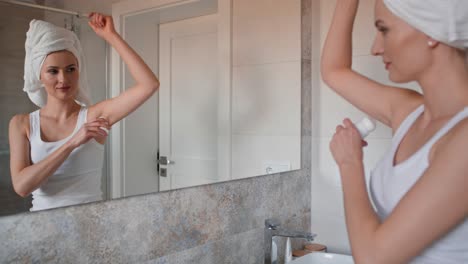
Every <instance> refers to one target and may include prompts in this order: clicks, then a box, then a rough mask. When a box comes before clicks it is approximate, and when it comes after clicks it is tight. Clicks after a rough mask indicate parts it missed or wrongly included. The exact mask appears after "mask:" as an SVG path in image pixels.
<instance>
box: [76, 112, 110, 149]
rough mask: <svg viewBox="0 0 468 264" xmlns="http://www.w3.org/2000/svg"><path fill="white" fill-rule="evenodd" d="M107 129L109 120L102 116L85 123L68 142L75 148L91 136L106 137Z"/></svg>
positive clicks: (108, 128)
mask: <svg viewBox="0 0 468 264" xmlns="http://www.w3.org/2000/svg"><path fill="white" fill-rule="evenodd" d="M106 130H107V131H106ZM109 130H110V126H109V122H108V121H107V120H106V119H104V118H98V119H96V120H94V121H92V122H88V123H85V124H84V125H83V126H82V127H81V128H80V130H79V131H78V132H77V133H76V134H75V135H74V136H73V137H72V138H71V139H70V140H69V141H68V143H69V144H70V145H71V146H72V147H73V148H77V147H79V146H80V145H83V144H85V143H86V142H88V141H89V140H90V139H92V138H94V139H103V138H105V137H107V135H108V131H109Z"/></svg>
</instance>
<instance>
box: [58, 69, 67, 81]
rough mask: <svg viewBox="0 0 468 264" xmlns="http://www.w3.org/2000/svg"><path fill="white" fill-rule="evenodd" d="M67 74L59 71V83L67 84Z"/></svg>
mask: <svg viewBox="0 0 468 264" xmlns="http://www.w3.org/2000/svg"><path fill="white" fill-rule="evenodd" d="M66 78H67V77H66V74H65V71H59V72H58V74H57V79H58V81H59V82H62V83H63V82H65V80H66Z"/></svg>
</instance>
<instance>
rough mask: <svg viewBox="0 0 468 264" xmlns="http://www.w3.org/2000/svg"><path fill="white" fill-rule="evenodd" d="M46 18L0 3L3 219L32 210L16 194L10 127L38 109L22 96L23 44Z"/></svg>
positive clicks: (0, 187)
mask: <svg viewBox="0 0 468 264" xmlns="http://www.w3.org/2000/svg"><path fill="white" fill-rule="evenodd" d="M12 13H17V15H16V16H12V15H11V14H12ZM43 16H44V11H40V10H34V9H29V8H24V7H19V8H18V7H16V6H12V5H10V4H5V3H0V25H1V26H0V43H1V44H0V45H1V46H0V62H1V63H2V64H3V65H2V67H1V70H0V80H1V82H2V84H1V85H0V203H1V204H2V206H1V208H0V215H7V214H13V213H19V212H24V211H27V210H28V208H30V207H31V197H27V198H22V197H20V196H19V195H17V194H16V193H15V191H14V190H13V185H12V183H11V177H10V151H9V146H8V127H9V122H10V120H11V118H12V117H13V116H14V115H15V114H18V113H28V112H32V111H34V110H35V109H36V108H37V107H36V106H35V105H34V104H33V103H32V102H30V101H29V99H28V97H27V95H26V93H24V92H23V74H24V55H25V52H24V42H25V40H26V31H27V30H28V27H29V21H30V20H31V19H32V18H41V17H43ZM5 25H8V27H6V26H5ZM4 205H5V206H4Z"/></svg>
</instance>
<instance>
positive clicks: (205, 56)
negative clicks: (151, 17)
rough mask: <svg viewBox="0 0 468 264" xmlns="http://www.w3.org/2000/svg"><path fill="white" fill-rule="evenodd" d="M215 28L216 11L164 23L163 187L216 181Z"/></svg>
mask: <svg viewBox="0 0 468 264" xmlns="http://www.w3.org/2000/svg"><path fill="white" fill-rule="evenodd" d="M217 31H218V22H217V15H216V14H214V15H207V16H200V17H196V18H190V19H185V20H181V21H177V22H171V23H165V24H160V27H159V74H160V75H159V78H160V82H161V86H160V90H159V106H160V108H159V122H160V123H159V147H160V156H161V157H167V159H168V160H169V161H170V164H169V165H160V173H159V188H160V191H163V190H169V189H176V188H182V187H187V186H193V185H200V184H207V183H212V182H216V181H218V172H217V170H218V103H217V102H218V70H217V68H218V45H217V41H218V34H217ZM164 170H166V171H164ZM164 174H165V176H164Z"/></svg>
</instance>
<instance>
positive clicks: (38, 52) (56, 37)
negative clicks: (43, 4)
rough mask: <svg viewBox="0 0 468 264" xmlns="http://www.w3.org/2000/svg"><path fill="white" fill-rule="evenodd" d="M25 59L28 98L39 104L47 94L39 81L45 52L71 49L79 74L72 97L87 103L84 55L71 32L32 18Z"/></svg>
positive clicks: (87, 93) (27, 36)
mask: <svg viewBox="0 0 468 264" xmlns="http://www.w3.org/2000/svg"><path fill="white" fill-rule="evenodd" d="M25 49H26V58H25V60H24V88H23V91H25V92H27V93H28V96H29V99H31V101H32V102H33V103H34V104H36V105H37V106H39V107H43V106H45V104H46V103H47V93H46V91H45V89H44V87H43V85H42V83H41V81H40V73H41V67H42V64H43V63H44V60H45V58H46V57H47V55H48V54H50V53H52V52H56V51H61V50H67V51H70V52H71V53H72V54H73V55H74V56H75V57H76V59H77V61H78V70H79V73H80V80H79V90H78V94H77V97H76V98H75V100H76V101H77V102H79V103H80V104H82V105H90V104H91V101H90V99H89V91H88V83H87V78H86V71H85V65H84V63H85V60H84V54H83V51H82V49H81V45H80V41H79V40H78V37H77V36H76V35H75V34H74V33H73V32H71V31H69V30H67V29H64V28H61V27H58V26H55V25H54V24H51V23H49V22H45V21H41V20H35V19H33V20H32V21H31V22H30V23H29V30H28V32H27V33H26V43H25Z"/></svg>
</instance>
